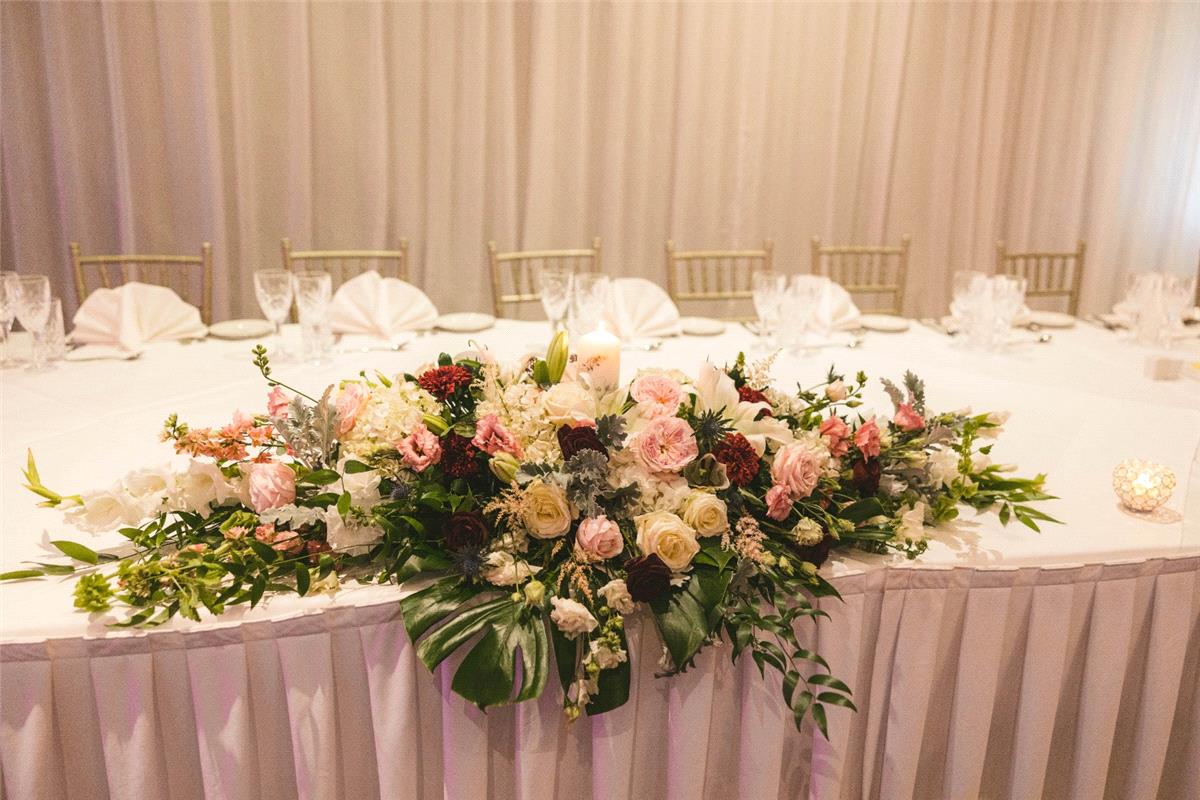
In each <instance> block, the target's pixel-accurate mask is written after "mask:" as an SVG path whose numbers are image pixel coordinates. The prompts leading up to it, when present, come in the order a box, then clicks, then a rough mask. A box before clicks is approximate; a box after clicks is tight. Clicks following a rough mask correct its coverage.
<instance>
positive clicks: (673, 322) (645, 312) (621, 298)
mask: <svg viewBox="0 0 1200 800" xmlns="http://www.w3.org/2000/svg"><path fill="white" fill-rule="evenodd" d="M606 317H607V320H608V324H609V325H611V326H612V327H613V332H614V333H616V334H617V336H619V337H620V338H622V339H625V340H631V339H650V338H659V337H663V336H678V335H679V309H678V308H676V307H675V304H674V303H673V302H671V298H670V297H669V296H668V295H667V293H666V292H664V291H663V290H662V287H660V286H659V285H658V284H656V283H653V282H651V281H648V280H646V279H645V278H617V279H616V280H614V281H613V282H612V291H611V292H609V298H608V313H607V314H606Z"/></svg>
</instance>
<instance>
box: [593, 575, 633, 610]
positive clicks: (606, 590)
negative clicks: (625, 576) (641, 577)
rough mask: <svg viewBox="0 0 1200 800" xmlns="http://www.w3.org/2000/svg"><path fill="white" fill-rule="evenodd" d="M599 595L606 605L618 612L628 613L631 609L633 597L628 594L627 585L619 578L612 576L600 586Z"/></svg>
mask: <svg viewBox="0 0 1200 800" xmlns="http://www.w3.org/2000/svg"><path fill="white" fill-rule="evenodd" d="M600 596H601V597H603V598H604V602H605V603H607V604H608V607H609V608H611V609H612V610H613V611H616V612H617V613H618V614H629V613H630V612H632V611H633V608H634V602H633V597H631V596H630V594H629V587H628V586H626V585H625V581H624V580H622V579H621V578H614V579H613V580H611V581H609V582H608V583H606V584H604V585H603V586H601V587H600Z"/></svg>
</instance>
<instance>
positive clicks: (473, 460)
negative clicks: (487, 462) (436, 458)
mask: <svg viewBox="0 0 1200 800" xmlns="http://www.w3.org/2000/svg"><path fill="white" fill-rule="evenodd" d="M478 455H479V449H478V448H476V447H475V445H473V444H471V440H470V439H468V438H467V437H465V436H459V435H458V434H455V433H452V434H450V435H449V436H446V437H444V438H443V439H442V460H441V461H440V462H438V466H440V467H441V468H442V472H444V473H446V474H447V475H449V476H450V477H451V478H469V477H471V476H472V475H474V474H475V473H477V472H479V460H478V458H477V456H478Z"/></svg>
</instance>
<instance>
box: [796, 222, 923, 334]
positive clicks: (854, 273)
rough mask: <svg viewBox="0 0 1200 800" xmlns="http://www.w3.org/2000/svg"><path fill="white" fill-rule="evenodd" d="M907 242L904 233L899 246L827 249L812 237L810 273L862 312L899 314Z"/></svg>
mask: <svg viewBox="0 0 1200 800" xmlns="http://www.w3.org/2000/svg"><path fill="white" fill-rule="evenodd" d="M911 241H912V239H911V237H910V236H909V235H908V234H907V233H906V234H904V235H903V236H902V237H900V244H899V245H882V246H867V245H827V244H822V243H821V237H819V236H814V237H813V238H812V267H811V271H812V274H814V275H822V276H824V277H826V278H829V279H830V280H832V281H833V282H834V283H837V284H839V285H840V286H842V287H843V288H844V289H845V290H846V291H847V292H849V293H850V295H851V296H852V297H854V302H855V304H857V305H858V306H859V309H860V310H861V311H863V312H866V313H883V314H900V313H901V312H902V310H903V308H904V287H905V285H906V283H907V280H908V253H909V245H910V244H911ZM881 298H882V300H881Z"/></svg>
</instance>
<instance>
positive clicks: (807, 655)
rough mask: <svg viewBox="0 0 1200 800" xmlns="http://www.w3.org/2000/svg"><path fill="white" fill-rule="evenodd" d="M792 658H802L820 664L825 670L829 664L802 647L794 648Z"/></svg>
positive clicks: (810, 680)
mask: <svg viewBox="0 0 1200 800" xmlns="http://www.w3.org/2000/svg"><path fill="white" fill-rule="evenodd" d="M792 657H793V658H803V659H805V660H807V661H812V662H813V663H815V664H820V665H821V666H822V667H824V668H825V669H829V663H828V662H826V661H825V659H823V658H821V656H820V655H819V654H817V653H814V652H813V651H812V650H807V649H805V648H803V647H798V648H796V652H794V653H792ZM809 682H810V683H812V679H811V678H810V679H809Z"/></svg>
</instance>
